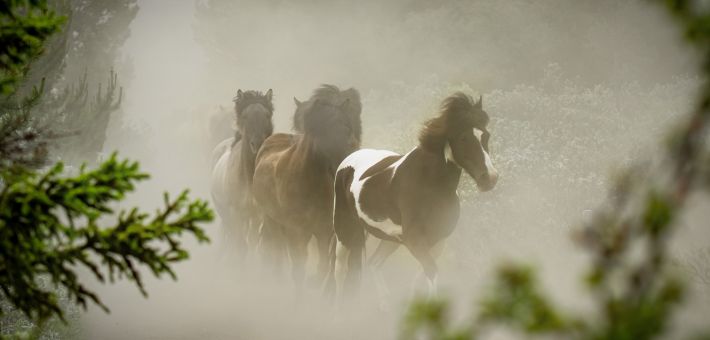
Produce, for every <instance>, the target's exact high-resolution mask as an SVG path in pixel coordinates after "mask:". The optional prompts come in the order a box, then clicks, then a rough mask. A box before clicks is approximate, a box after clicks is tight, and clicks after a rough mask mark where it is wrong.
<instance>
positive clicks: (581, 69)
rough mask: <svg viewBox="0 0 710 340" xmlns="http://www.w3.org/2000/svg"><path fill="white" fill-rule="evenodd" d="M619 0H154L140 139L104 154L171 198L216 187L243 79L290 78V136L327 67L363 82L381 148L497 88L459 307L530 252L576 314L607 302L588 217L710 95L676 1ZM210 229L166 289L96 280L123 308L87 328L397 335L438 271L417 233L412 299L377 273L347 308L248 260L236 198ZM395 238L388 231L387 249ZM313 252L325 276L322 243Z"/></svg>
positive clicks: (684, 237) (143, 55) (404, 286)
mask: <svg viewBox="0 0 710 340" xmlns="http://www.w3.org/2000/svg"><path fill="white" fill-rule="evenodd" d="M600 3H603V5H598V6H597V5H596V4H597V3H596V2H588V3H582V2H579V3H577V2H575V3H574V4H568V3H562V2H560V3H557V2H554V1H546V2H540V3H539V4H537V5H536V4H531V3H528V2H525V1H513V2H505V4H502V3H499V2H495V1H479V2H472V3H468V2H463V1H448V2H442V3H438V4H429V3H428V2H425V1H404V0H402V1H392V2H385V1H362V2H353V3H347V2H340V1H339V2H321V1H315V0H313V1H303V2H301V1H298V2H282V1H275V0H274V1H254V2H247V1H239V2H230V1H199V0H198V1H193V0H172V1H158V0H154V1H139V2H138V5H139V6H140V11H139V12H138V15H137V17H136V19H135V20H134V21H133V23H132V24H131V26H130V30H131V37H130V38H129V39H128V40H127V41H126V43H125V44H124V46H123V48H122V50H121V52H122V53H123V54H125V55H128V56H130V57H131V58H132V59H133V68H134V71H133V73H134V78H133V79H131V81H130V84H128V85H127V86H126V87H125V88H124V93H125V96H126V99H125V101H124V103H123V104H122V105H123V114H124V120H125V122H126V124H127V125H131V126H135V127H136V131H139V132H137V133H136V134H135V136H138V137H137V138H130V139H115V140H109V141H107V145H108V147H107V149H106V150H104V151H105V152H107V153H110V152H112V151H113V150H112V149H109V147H111V148H113V147H115V148H117V149H118V150H119V156H120V157H126V158H130V159H133V160H138V161H140V164H141V168H142V169H143V170H144V171H145V172H147V173H149V174H151V179H150V180H148V181H146V182H144V183H142V184H140V185H139V186H138V187H137V188H136V191H135V193H133V194H132V195H131V196H130V197H128V199H126V200H125V201H124V202H122V203H121V205H120V207H121V208H128V207H131V206H136V205H137V206H140V207H141V208H142V210H144V211H147V212H152V211H154V209H155V208H157V207H159V206H160V205H161V204H162V192H163V191H168V192H170V193H171V195H173V196H175V195H177V194H179V193H180V192H181V191H182V190H184V189H189V190H190V197H191V198H200V199H205V200H208V199H209V197H210V192H209V180H210V174H211V169H210V163H209V156H210V154H211V150H212V148H213V147H214V146H215V145H214V144H210V143H212V140H211V136H210V133H212V132H211V131H210V130H209V127H208V119H209V116H208V113H209V112H215V111H219V110H216V109H215V107H216V106H218V105H222V106H224V107H225V108H226V110H227V111H230V110H232V109H233V104H232V98H233V97H234V96H235V95H236V92H237V90H238V89H242V90H258V91H262V92H265V91H267V90H268V89H273V91H274V98H275V100H274V102H275V107H276V111H275V114H274V120H275V124H276V127H275V132H289V131H291V117H292V115H293V111H294V109H295V106H294V104H293V97H296V98H298V99H300V100H304V99H307V97H308V96H309V95H310V93H311V91H312V90H313V89H314V88H316V87H317V86H318V85H319V84H322V83H326V84H335V85H337V86H339V87H341V88H348V87H351V86H354V87H356V88H357V89H358V90H359V91H360V93H361V95H362V97H363V104H364V106H363V113H362V119H363V124H364V126H363V131H364V137H363V147H366V148H377V149H390V150H394V151H396V152H400V153H401V152H406V151H408V150H409V149H411V148H412V147H414V146H416V144H417V141H416V132H417V131H418V129H419V127H420V126H421V125H420V124H421V123H422V122H423V121H424V120H425V119H427V118H430V117H433V116H434V115H435V114H436V111H435V110H436V105H437V104H438V102H439V101H440V100H441V99H442V98H444V97H446V96H447V95H449V94H451V93H453V92H454V91H456V90H462V91H464V92H467V93H469V94H472V95H479V94H480V95H483V98H484V99H483V103H484V104H483V105H484V109H486V110H487V112H488V113H489V115H490V116H491V119H492V123H491V128H490V130H491V135H492V137H491V154H492V155H491V157H492V159H493V162H494V164H495V165H496V167H497V168H498V170H499V171H500V173H501V178H500V180H499V184H498V187H497V188H496V189H495V190H493V192H490V193H479V192H477V190H476V189H474V188H475V185H474V184H473V182H472V180H471V179H470V177H468V175H466V174H464V175H463V178H462V183H461V185H460V187H459V190H460V192H459V194H460V196H461V197H462V201H463V203H462V216H461V219H460V222H459V225H458V227H457V230H456V231H455V232H454V234H453V235H452V236H451V238H450V240H449V243H448V245H447V248H446V250H445V252H444V254H443V256H442V257H441V258H440V260H439V261H438V263H439V268H440V276H441V279H440V283H439V287H440V290H441V295H442V296H444V297H447V296H449V297H454V298H453V299H452V300H453V301H454V306H455V308H456V311H457V315H458V316H459V317H460V316H461V315H468V314H469V312H470V310H471V307H472V306H473V305H474V301H476V299H478V298H480V297H481V295H482V294H483V289H484V288H485V287H486V286H487V284H488V283H490V279H491V274H492V268H493V267H494V266H495V265H496V264H498V263H501V261H505V260H510V259H518V260H522V261H524V262H525V263H529V264H532V265H534V266H535V267H537V268H539V269H540V270H541V273H542V279H543V286H544V287H545V291H546V292H547V293H549V295H550V296H551V297H552V298H553V300H555V301H556V302H559V303H560V304H561V305H563V306H564V307H565V308H568V310H570V311H585V310H588V309H589V308H590V301H589V300H588V296H587V295H585V294H584V286H583V284H582V282H581V274H582V273H584V271H585V269H586V267H585V266H586V264H587V262H586V256H585V255H584V253H583V252H582V251H581V250H580V249H578V248H577V247H575V245H574V244H573V242H572V239H571V237H570V235H571V233H572V232H573V231H574V230H576V229H578V228H580V227H581V215H582V210H585V209H596V208H597V207H599V206H603V205H605V204H608V202H607V198H608V195H607V191H608V189H609V187H610V185H611V183H612V180H611V178H613V176H615V175H616V174H618V173H619V172H620V171H621V169H623V168H624V167H627V166H630V165H632V164H634V163H635V161H637V160H639V159H642V158H643V157H646V156H649V155H651V157H653V156H652V155H653V154H654V153H657V152H658V149H657V147H656V146H657V145H658V140H659V137H660V136H662V135H663V133H664V131H665V130H666V129H667V128H668V127H670V126H671V125H672V124H675V123H677V121H678V120H677V119H678V118H679V117H681V116H682V115H683V114H685V113H686V112H687V111H688V109H689V108H690V107H692V105H693V104H694V101H693V99H694V95H695V94H696V91H697V89H698V86H699V84H701V83H702V82H703V81H704V80H703V79H699V78H698V76H697V74H698V71H697V69H696V67H697V66H696V65H697V58H696V55H695V53H694V51H692V50H690V49H689V48H687V47H686V46H685V45H684V44H683V43H682V41H681V40H680V39H679V38H680V34H679V32H678V31H677V30H676V29H675V27H674V26H673V24H672V23H671V22H670V20H669V19H668V18H667V17H666V16H665V15H664V14H663V13H662V12H661V11H659V10H658V8H656V7H653V6H649V5H648V4H647V3H646V2H640V1H639V2H635V1H625V2H619V3H614V2H600ZM119 76H120V74H119ZM230 112H231V111H230ZM553 122H554V123H559V124H560V126H557V125H555V124H552V123H553ZM552 125H554V126H556V127H552ZM558 163H559V165H557V164H558ZM568 174H569V176H567V177H565V176H566V175H568ZM705 200H706V198H704V197H702V196H698V197H697V199H695V200H694V203H693V205H692V207H691V208H690V209H689V211H688V212H687V218H686V221H687V223H685V224H687V225H685V226H684V227H683V229H682V232H681V233H680V234H679V235H677V237H676V238H675V239H674V247H675V248H674V249H676V250H675V251H677V252H678V253H680V252H682V251H685V250H688V249H692V248H694V247H707V246H708V240H710V238H709V237H710V232H708V230H707V228H703V227H707V221H708V220H709V218H710V216H708V215H707V212H706V211H704V210H703V209H702V206H703V204H705V203H706V201H705ZM203 227H204V229H206V231H207V233H208V235H209V236H210V238H211V239H212V242H211V243H210V244H201V245H200V244H196V242H195V241H194V240H193V239H192V238H191V237H189V236H187V237H184V242H185V243H186V244H187V245H188V248H189V249H190V254H191V258H190V259H189V260H187V261H185V262H183V263H180V264H177V265H176V266H175V269H176V273H177V275H178V280H177V281H176V282H173V281H171V280H170V279H169V277H165V278H163V279H161V280H156V279H154V278H153V277H152V276H151V275H150V273H149V272H148V271H145V274H144V276H145V278H146V288H147V291H148V293H149V297H148V298H147V299H146V298H144V297H143V296H141V294H140V292H139V291H138V290H137V289H135V288H134V287H133V286H132V284H131V283H127V282H125V281H119V282H117V283H115V284H107V285H100V284H98V283H92V284H91V287H92V288H94V289H96V290H97V292H98V293H99V296H100V297H101V298H102V300H103V302H104V303H105V304H106V305H107V306H109V308H110V309H111V313H110V314H105V313H104V312H103V311H102V310H100V309H99V308H96V307H95V306H92V307H90V308H89V311H88V313H86V314H85V315H84V316H83V317H82V320H81V325H82V329H83V332H84V333H85V337H86V338H87V339H283V338H288V339H332V338H338V339H394V338H395V337H396V336H397V334H398V333H399V327H400V324H401V320H402V318H403V313H404V310H405V308H406V306H407V301H408V300H409V296H410V287H411V282H412V279H413V277H414V275H415V273H416V271H417V269H418V264H417V262H416V261H415V260H414V258H413V257H412V256H411V255H410V254H409V253H408V252H407V251H406V250H405V249H404V248H403V247H402V248H401V249H399V250H398V251H397V252H396V253H395V254H394V255H393V256H392V257H391V258H390V260H389V261H388V263H387V264H386V265H385V270H386V274H385V279H386V280H387V283H388V285H389V289H390V291H391V292H392V294H393V297H392V306H393V310H392V311H391V312H390V313H384V312H381V311H379V310H378V308H377V293H376V291H375V286H374V283H373V281H372V277H371V276H370V275H369V274H367V271H365V273H366V274H365V275H364V277H363V287H362V292H361V299H360V300H361V302H360V304H361V306H360V308H359V309H358V310H356V311H354V312H352V313H351V314H349V316H348V318H346V319H345V320H344V321H334V319H333V316H332V311H331V307H330V306H328V305H327V304H325V303H323V302H322V301H321V292H320V291H317V290H308V291H307V292H306V299H305V302H304V303H303V304H302V305H294V302H293V299H294V298H293V283H292V280H291V278H290V275H287V271H285V272H284V275H283V277H282V279H281V280H280V281H277V282H275V281H274V280H269V279H265V278H264V277H263V275H262V272H261V271H260V266H259V264H258V260H256V259H250V264H249V266H248V268H247V270H246V271H237V270H236V269H235V268H233V265H232V264H231V263H230V262H229V261H227V260H225V259H224V258H222V257H220V256H219V246H220V242H219V238H218V227H219V217H218V216H217V215H216V214H215V221H214V222H213V223H211V224H209V225H204V226H203ZM371 238H372V237H371ZM376 244H377V243H376V242H375V241H374V240H372V239H371V240H369V241H368V250H369V251H370V252H371V251H372V250H373V249H374V247H375V246H376ZM310 250H311V251H310V253H311V255H310V257H309V263H308V268H307V275H308V274H309V273H313V272H314V270H315V269H314V265H315V257H316V256H317V255H315V254H314V252H313V251H312V250H313V249H312V247H311V249H310ZM87 280H88V279H87ZM693 294H702V292H701V291H697V292H696V291H694V293H693ZM698 296H700V297H701V298H698V299H691V303H690V305H689V306H687V307H686V309H685V310H684V312H683V313H682V314H681V317H679V318H678V320H677V322H676V324H677V325H678V326H677V329H676V331H679V332H681V333H682V328H683V327H684V326H686V325H697V324H700V323H701V322H702V316H700V315H699V313H698V311H707V308H708V306H710V304H708V303H707V302H706V300H707V297H704V296H701V295H698ZM700 314H702V313H700ZM495 337H501V338H505V337H506V335H496V334H494V338H495Z"/></svg>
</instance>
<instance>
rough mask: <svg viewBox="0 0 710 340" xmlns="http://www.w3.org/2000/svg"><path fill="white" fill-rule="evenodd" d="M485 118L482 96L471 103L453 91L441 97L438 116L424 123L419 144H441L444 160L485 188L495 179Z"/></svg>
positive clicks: (483, 189) (486, 116) (486, 115)
mask: <svg viewBox="0 0 710 340" xmlns="http://www.w3.org/2000/svg"><path fill="white" fill-rule="evenodd" d="M488 121H489V117H488V113H486V111H484V110H483V97H481V98H480V99H479V100H478V101H477V102H475V103H474V101H473V99H472V98H471V97H470V96H468V95H466V94H463V93H461V92H457V93H454V94H453V95H451V96H450V97H448V98H446V99H444V101H443V102H442V103H441V116H440V117H437V118H434V119H431V120H429V121H428V122H426V123H425V128H424V129H423V130H422V132H421V133H420V135H419V140H420V142H421V143H422V144H423V145H424V144H430V145H437V146H438V147H441V145H442V144H443V146H444V154H445V157H446V159H447V160H448V161H452V162H454V163H455V164H456V165H458V166H459V167H461V168H463V169H464V170H465V171H466V172H467V173H468V174H469V175H471V177H473V180H474V181H476V185H477V186H478V189H479V190H481V191H488V190H491V189H493V187H494V186H495V185H496V182H497V181H498V172H497V171H496V169H495V168H494V167H493V163H492V162H491V158H490V155H489V151H488V140H489V138H490V136H491V135H490V133H489V132H488V130H487V126H488Z"/></svg>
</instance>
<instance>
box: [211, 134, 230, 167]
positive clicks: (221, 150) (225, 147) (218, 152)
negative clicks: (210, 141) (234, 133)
mask: <svg viewBox="0 0 710 340" xmlns="http://www.w3.org/2000/svg"><path fill="white" fill-rule="evenodd" d="M232 143H234V137H231V138H227V139H225V140H223V141H222V142H221V143H219V145H217V147H216V148H214V150H213V151H212V170H213V171H214V169H215V167H216V166H217V162H219V159H220V158H221V157H222V155H224V154H225V153H227V152H228V151H229V149H231V148H232Z"/></svg>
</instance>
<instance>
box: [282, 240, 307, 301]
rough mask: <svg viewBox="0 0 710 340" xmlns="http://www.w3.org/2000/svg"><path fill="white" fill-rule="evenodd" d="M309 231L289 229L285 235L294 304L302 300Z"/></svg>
mask: <svg viewBox="0 0 710 340" xmlns="http://www.w3.org/2000/svg"><path fill="white" fill-rule="evenodd" d="M310 237H311V234H310V233H304V232H302V231H300V230H293V229H291V230H289V231H287V235H286V242H287V245H288V254H289V256H290V257H291V277H292V278H293V283H294V285H295V286H296V304H300V303H301V301H303V279H304V277H305V275H306V260H307V259H308V241H309V239H310Z"/></svg>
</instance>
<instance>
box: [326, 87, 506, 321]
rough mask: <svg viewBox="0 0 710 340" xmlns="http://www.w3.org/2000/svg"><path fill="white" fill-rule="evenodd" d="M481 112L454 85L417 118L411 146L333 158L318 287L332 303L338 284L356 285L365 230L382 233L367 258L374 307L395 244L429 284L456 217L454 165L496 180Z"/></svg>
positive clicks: (483, 180) (485, 184)
mask: <svg viewBox="0 0 710 340" xmlns="http://www.w3.org/2000/svg"><path fill="white" fill-rule="evenodd" d="M488 120H489V118H488V114H487V113H486V112H485V111H484V110H483V108H482V101H481V100H479V101H478V102H475V103H474V102H473V100H472V99H471V97H469V96H467V95H465V94H463V93H460V92H458V93H455V94H453V95H452V96H450V97H448V98H446V99H445V100H444V101H443V102H442V104H441V112H440V115H439V117H437V118H434V119H431V120H429V121H427V122H426V123H424V128H423V129H422V130H421V131H420V133H419V146H417V147H415V148H414V149H413V150H412V151H410V152H409V153H407V154H406V155H404V156H402V155H398V154H396V153H394V152H390V151H381V150H360V151H357V152H355V153H353V154H351V155H350V156H348V157H347V158H346V159H345V160H344V161H343V162H342V163H341V164H340V166H339V167H338V172H337V174H336V180H335V207H334V212H333V226H334V229H335V234H336V236H337V245H335V247H332V248H331V255H330V256H331V257H330V258H331V261H332V262H331V272H330V275H329V280H328V284H327V286H326V291H325V292H326V294H327V295H328V294H332V293H333V292H334V290H335V293H336V298H337V299H338V300H339V302H337V305H338V307H339V308H340V305H341V303H342V298H343V294H345V291H349V292H353V293H356V292H357V291H358V290H359V285H360V277H361V269H362V254H363V250H364V246H365V239H366V235H367V233H370V234H372V235H374V236H376V237H378V238H380V239H382V241H381V242H380V245H379V246H378V248H377V249H376V250H375V252H374V254H373V255H372V257H371V258H370V268H372V269H373V276H374V278H375V283H376V286H377V289H378V293H379V295H380V299H381V307H382V308H386V298H387V295H388V294H389V293H388V291H387V286H386V285H385V282H384V279H383V277H382V275H381V274H380V273H379V271H378V270H379V268H380V267H381V266H382V264H383V263H384V261H385V260H386V259H387V257H389V256H390V255H391V254H392V253H393V252H394V251H395V250H396V249H397V248H398V247H399V245H401V244H402V245H404V246H405V247H406V248H407V249H408V250H409V252H410V253H411V254H412V255H414V257H415V258H416V259H417V260H418V261H419V263H420V264H421V265H422V267H423V270H424V274H425V275H426V278H427V279H428V283H429V294H430V295H431V294H434V293H435V292H436V275H437V266H436V262H435V259H436V258H437V256H438V255H439V254H440V253H441V249H442V248H443V242H444V241H445V240H446V238H447V237H449V235H451V233H452V232H453V230H454V228H455V227H456V224H457V222H458V219H459V198H458V194H457V193H456V187H457V186H458V184H459V180H460V178H461V169H462V168H463V169H464V170H466V172H467V173H468V174H469V175H471V177H473V179H474V180H475V181H476V184H477V185H478V188H479V189H480V190H481V191H488V190H491V189H493V187H494V186H495V184H496V181H497V180H498V173H497V172H496V170H495V168H494V167H493V165H492V164H491V159H490V157H489V155H488V138H489V137H490V134H489V133H488V131H487V130H486V126H487V125H488Z"/></svg>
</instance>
